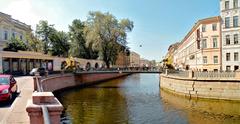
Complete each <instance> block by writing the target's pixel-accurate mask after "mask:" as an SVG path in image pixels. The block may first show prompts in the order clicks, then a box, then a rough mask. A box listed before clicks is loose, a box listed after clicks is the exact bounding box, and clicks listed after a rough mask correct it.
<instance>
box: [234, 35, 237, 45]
mask: <svg viewBox="0 0 240 124" xmlns="http://www.w3.org/2000/svg"><path fill="white" fill-rule="evenodd" d="M234 44H238V34H234Z"/></svg>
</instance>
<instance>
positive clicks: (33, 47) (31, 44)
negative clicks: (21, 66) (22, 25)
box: [26, 33, 43, 52]
mask: <svg viewBox="0 0 240 124" xmlns="http://www.w3.org/2000/svg"><path fill="white" fill-rule="evenodd" d="M26 39H27V46H28V49H29V50H30V51H34V52H42V50H43V43H42V42H41V41H40V40H39V39H38V38H37V37H36V36H34V34H32V33H31V34H29V35H27V36H26Z"/></svg>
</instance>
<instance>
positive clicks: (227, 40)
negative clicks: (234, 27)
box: [226, 35, 230, 45]
mask: <svg viewBox="0 0 240 124" xmlns="http://www.w3.org/2000/svg"><path fill="white" fill-rule="evenodd" d="M226 45H230V35H226Z"/></svg>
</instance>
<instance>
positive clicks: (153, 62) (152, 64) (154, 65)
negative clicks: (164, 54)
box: [150, 60, 157, 68]
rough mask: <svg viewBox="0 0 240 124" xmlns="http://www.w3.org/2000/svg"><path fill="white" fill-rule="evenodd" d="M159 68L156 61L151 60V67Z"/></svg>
mask: <svg viewBox="0 0 240 124" xmlns="http://www.w3.org/2000/svg"><path fill="white" fill-rule="evenodd" d="M156 66H157V63H156V60H151V61H150V67H152V68H154V67H156Z"/></svg>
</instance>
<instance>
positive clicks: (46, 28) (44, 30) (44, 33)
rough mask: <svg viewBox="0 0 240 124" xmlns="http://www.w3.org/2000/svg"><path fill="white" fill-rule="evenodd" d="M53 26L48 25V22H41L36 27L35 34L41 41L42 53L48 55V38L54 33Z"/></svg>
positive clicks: (49, 44)
mask: <svg viewBox="0 0 240 124" xmlns="http://www.w3.org/2000/svg"><path fill="white" fill-rule="evenodd" d="M53 26H54V25H49V24H48V21H45V20H41V21H39V24H37V27H36V34H37V36H38V37H39V38H40V39H41V40H42V41H43V51H44V53H45V54H47V53H48V51H49V49H50V46H51V41H50V36H51V35H53V34H54V33H56V29H55V28H54V27H53Z"/></svg>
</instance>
